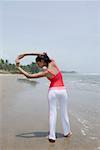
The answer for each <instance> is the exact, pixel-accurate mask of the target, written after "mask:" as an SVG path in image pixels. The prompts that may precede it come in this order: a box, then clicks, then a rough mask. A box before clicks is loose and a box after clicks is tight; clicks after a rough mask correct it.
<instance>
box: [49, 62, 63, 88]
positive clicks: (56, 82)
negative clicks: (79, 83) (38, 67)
mask: <svg viewBox="0 0 100 150" xmlns="http://www.w3.org/2000/svg"><path fill="white" fill-rule="evenodd" d="M54 67H55V68H56V69H57V70H58V73H57V74H56V75H54V74H53V73H52V72H51V71H49V69H48V72H49V73H51V74H52V75H53V76H54V77H53V78H52V79H51V78H49V77H47V78H48V80H50V82H51V83H50V86H49V88H51V87H64V82H63V78H62V74H61V72H60V70H59V69H58V67H57V66H56V64H55V62H54Z"/></svg>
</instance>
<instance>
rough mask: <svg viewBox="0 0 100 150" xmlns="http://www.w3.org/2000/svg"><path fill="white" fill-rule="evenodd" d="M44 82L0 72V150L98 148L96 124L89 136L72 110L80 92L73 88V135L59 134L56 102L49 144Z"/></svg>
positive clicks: (71, 94) (74, 149)
mask: <svg viewBox="0 0 100 150" xmlns="http://www.w3.org/2000/svg"><path fill="white" fill-rule="evenodd" d="M44 81H45V79H43V81H41V84H40V80H36V79H35V80H32V81H30V80H27V79H26V78H24V77H23V76H21V75H0V150H67V149H68V150H99V149H100V136H99V133H98V129H99V127H100V126H98V128H97V129H95V130H94V131H95V132H97V133H98V136H96V135H95V134H96V133H94V136H92V133H89V130H88V126H87V130H88V132H87V130H84V128H83V127H84V125H85V129H86V124H84V123H83V124H82V122H81V121H80V120H79V118H77V117H76V115H75V110H74V109H75V108H76V103H75V100H76V99H79V97H80V98H81V97H82V94H83V95H84V93H82V92H80V91H75V90H74V89H72V90H71V89H70V90H69V100H70V102H69V116H70V122H71V129H72V132H73V135H72V136H71V137H70V138H64V137H63V131H62V127H61V121H60V113H59V105H58V106H57V110H58V118H57V128H56V130H57V139H56V142H55V143H49V141H48V139H47V135H48V101H47V92H48V83H47V82H44ZM86 94H87V93H86ZM90 95H91V93H90ZM90 95H88V94H87V95H86V96H90ZM92 96H93V95H92ZM94 96H95V95H94ZM98 97H99V96H98ZM74 106H75V107H74ZM79 106H80V104H79ZM77 109H78V108H77ZM85 123H86V122H85ZM90 132H91V130H90ZM90 135H91V136H90Z"/></svg>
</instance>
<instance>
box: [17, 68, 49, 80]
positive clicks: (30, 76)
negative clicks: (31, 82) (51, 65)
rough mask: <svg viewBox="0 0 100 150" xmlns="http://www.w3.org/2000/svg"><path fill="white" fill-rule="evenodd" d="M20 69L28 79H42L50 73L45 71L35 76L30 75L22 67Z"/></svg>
mask: <svg viewBox="0 0 100 150" xmlns="http://www.w3.org/2000/svg"><path fill="white" fill-rule="evenodd" d="M18 69H19V70H20V72H21V73H22V74H24V75H25V76H26V77H27V78H40V77H45V76H46V75H47V73H48V71H44V72H39V73H34V74H29V73H28V72H26V71H25V70H23V69H22V68H21V67H18Z"/></svg>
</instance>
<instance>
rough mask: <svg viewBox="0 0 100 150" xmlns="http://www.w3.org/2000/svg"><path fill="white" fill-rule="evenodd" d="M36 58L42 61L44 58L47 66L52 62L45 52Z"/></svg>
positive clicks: (37, 60)
mask: <svg viewBox="0 0 100 150" xmlns="http://www.w3.org/2000/svg"><path fill="white" fill-rule="evenodd" d="M35 60H36V62H39V61H40V62H41V60H44V62H45V63H46V64H47V66H48V64H49V63H50V62H51V60H50V58H49V57H48V55H47V54H46V53H44V54H43V55H38V56H37V57H36V59H35Z"/></svg>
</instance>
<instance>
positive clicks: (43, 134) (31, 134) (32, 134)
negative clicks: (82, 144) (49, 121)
mask: <svg viewBox="0 0 100 150" xmlns="http://www.w3.org/2000/svg"><path fill="white" fill-rule="evenodd" d="M47 136H48V132H42V131H38V132H29V133H21V134H18V135H16V137H22V138H34V137H39V138H40V137H47ZM56 137H57V138H62V137H64V136H63V134H62V133H56Z"/></svg>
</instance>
